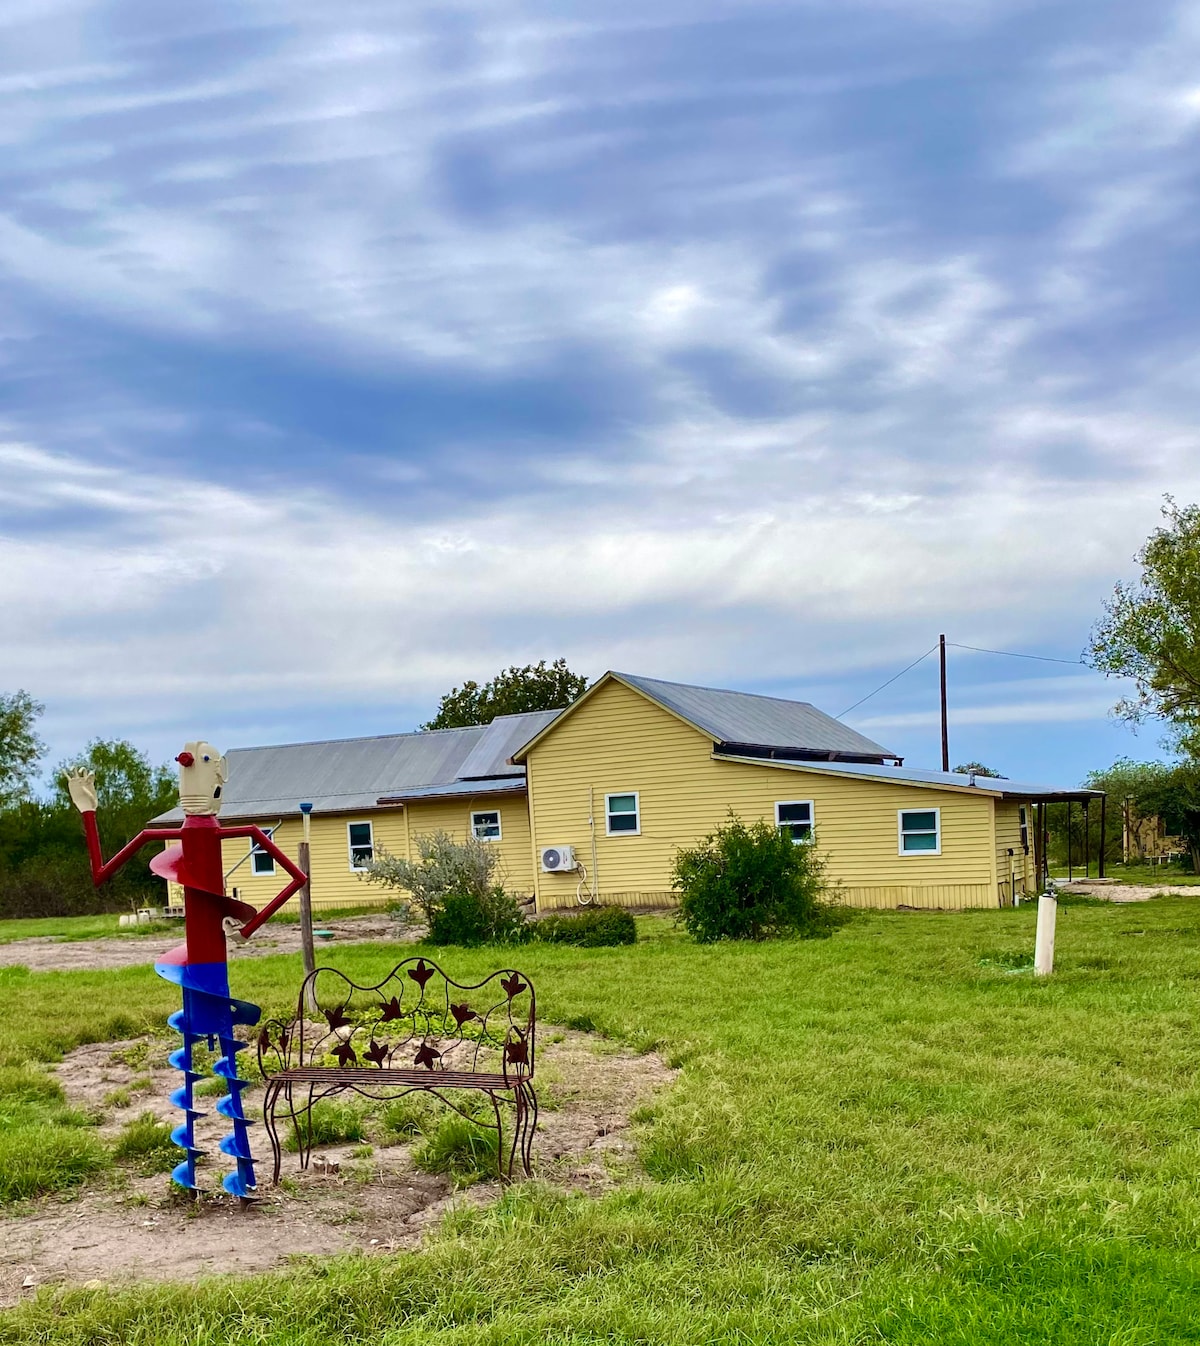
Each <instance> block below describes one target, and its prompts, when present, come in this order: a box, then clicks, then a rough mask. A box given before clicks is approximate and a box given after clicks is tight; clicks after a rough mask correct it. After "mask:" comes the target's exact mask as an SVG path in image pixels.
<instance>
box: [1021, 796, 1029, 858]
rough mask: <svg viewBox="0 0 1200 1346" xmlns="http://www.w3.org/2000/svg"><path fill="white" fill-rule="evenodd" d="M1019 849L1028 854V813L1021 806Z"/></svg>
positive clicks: (1023, 806)
mask: <svg viewBox="0 0 1200 1346" xmlns="http://www.w3.org/2000/svg"><path fill="white" fill-rule="evenodd" d="M1021 849H1022V850H1023V851H1024V852H1025V854H1026V855H1028V854H1029V811H1028V810H1027V809H1026V807H1025V805H1024V804H1022V805H1021Z"/></svg>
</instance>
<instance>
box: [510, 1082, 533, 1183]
mask: <svg viewBox="0 0 1200 1346" xmlns="http://www.w3.org/2000/svg"><path fill="white" fill-rule="evenodd" d="M516 1104H517V1125H516V1134H515V1135H514V1136H513V1153H512V1154H511V1155H510V1156H509V1161H508V1176H509V1179H510V1180H511V1178H512V1170H513V1161H514V1160H515V1159H516V1157H517V1155H518V1154H519V1155H520V1156H521V1168H522V1169H523V1170H524V1172H525V1176H526V1177H527V1178H532V1177H533V1168H532V1162H531V1161H532V1159H533V1134H534V1132H535V1131H536V1130H537V1117H538V1103H537V1094H535V1093H534V1092H533V1085H531V1084H529V1083H528V1082H526V1081H522V1082H521V1083H520V1084H518V1085H517V1088H516Z"/></svg>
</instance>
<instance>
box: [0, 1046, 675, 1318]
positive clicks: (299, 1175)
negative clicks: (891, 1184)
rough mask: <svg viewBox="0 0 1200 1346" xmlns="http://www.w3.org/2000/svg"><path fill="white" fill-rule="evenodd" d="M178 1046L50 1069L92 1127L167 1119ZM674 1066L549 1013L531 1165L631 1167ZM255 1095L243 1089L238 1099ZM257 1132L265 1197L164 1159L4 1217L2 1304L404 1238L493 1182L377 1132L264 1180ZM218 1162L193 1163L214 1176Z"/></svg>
mask: <svg viewBox="0 0 1200 1346" xmlns="http://www.w3.org/2000/svg"><path fill="white" fill-rule="evenodd" d="M174 1045H175V1044H174V1043H171V1042H166V1041H150V1040H148V1039H137V1040H135V1041H131V1042H119V1043H117V1042H110V1043H93V1044H90V1045H88V1046H85V1047H80V1048H78V1049H77V1050H76V1051H73V1052H71V1053H70V1055H69V1056H67V1058H66V1059H65V1060H64V1061H63V1062H62V1063H61V1064H60V1065H59V1066H57V1067H56V1073H57V1075H58V1078H59V1080H60V1081H61V1083H62V1085H63V1087H64V1089H65V1090H66V1093H67V1097H68V1098H69V1100H70V1101H71V1102H72V1103H75V1104H77V1105H79V1106H82V1107H89V1108H95V1109H99V1110H102V1111H103V1113H104V1120H103V1122H102V1123H101V1125H100V1131H101V1133H102V1134H105V1135H108V1136H112V1135H114V1134H115V1133H116V1132H118V1131H119V1130H120V1129H121V1128H122V1126H124V1125H125V1123H127V1122H129V1121H131V1120H133V1119H134V1118H135V1117H137V1116H138V1115H139V1114H141V1113H142V1112H152V1113H153V1114H154V1115H155V1116H156V1117H158V1118H160V1119H162V1120H163V1121H169V1122H170V1123H171V1124H172V1125H174V1124H175V1123H176V1122H177V1121H178V1120H179V1114H178V1113H177V1112H176V1111H175V1109H173V1108H172V1107H171V1105H170V1102H169V1101H168V1097H167V1095H168V1093H169V1091H170V1090H171V1089H173V1088H175V1087H176V1086H177V1085H178V1083H179V1075H178V1072H177V1071H174V1070H172V1069H170V1067H168V1066H167V1064H166V1053H167V1052H168V1051H169V1050H170V1049H171V1048H172V1047H173V1046H174ZM676 1073H677V1072H675V1071H673V1070H671V1069H670V1068H669V1067H668V1066H667V1065H666V1064H665V1062H664V1061H663V1060H662V1058H661V1057H659V1056H657V1055H655V1054H653V1053H649V1054H646V1055H641V1056H637V1055H634V1054H632V1053H630V1052H626V1051H621V1050H618V1049H617V1048H615V1047H614V1046H613V1045H612V1044H611V1043H608V1042H605V1041H604V1040H603V1039H600V1038H596V1037H594V1036H592V1035H590V1034H586V1033H576V1032H570V1031H567V1030H556V1029H553V1028H549V1027H547V1028H543V1030H542V1033H541V1034H540V1035H539V1046H538V1069H537V1077H536V1080H535V1083H536V1084H537V1087H538V1095H539V1099H540V1100H541V1102H542V1105H543V1106H542V1111H541V1115H540V1118H539V1123H538V1130H537V1136H536V1139H535V1142H534V1166H535V1173H536V1175H537V1177H538V1178H539V1179H541V1180H542V1181H548V1182H551V1183H554V1184H556V1185H558V1186H560V1187H563V1188H565V1189H568V1190H574V1191H586V1192H598V1191H603V1190H605V1189H606V1188H608V1187H611V1186H613V1185H615V1184H616V1183H619V1182H623V1181H629V1180H632V1179H634V1178H636V1175H637V1172H638V1170H637V1166H636V1160H635V1156H634V1153H633V1149H632V1146H631V1144H630V1140H629V1136H628V1128H629V1122H630V1116H631V1114H632V1113H633V1112H634V1111H635V1109H637V1108H638V1107H639V1106H641V1105H642V1104H644V1103H645V1102H646V1101H647V1100H648V1099H649V1098H650V1097H651V1096H652V1095H653V1094H654V1092H655V1091H656V1090H657V1089H659V1088H661V1087H662V1086H663V1085H665V1084H667V1083H669V1082H670V1081H671V1080H672V1079H673V1078H674V1077H675V1075H676ZM257 1096H258V1091H257V1090H254V1091H248V1092H247V1095H246V1098H247V1102H248V1103H249V1102H251V1101H254V1100H256V1099H257ZM346 1097H350V1096H349V1095H347V1096H346ZM201 1102H202V1105H203V1106H206V1107H208V1109H209V1111H208V1113H207V1114H206V1115H205V1116H204V1117H203V1118H201V1119H199V1120H198V1122H197V1135H198V1137H199V1143H200V1144H201V1145H203V1146H204V1147H205V1148H206V1149H207V1150H208V1151H209V1156H210V1157H215V1158H216V1159H219V1160H220V1159H221V1156H219V1155H217V1153H216V1142H217V1140H218V1138H219V1137H220V1136H221V1135H222V1134H224V1132H225V1131H226V1130H227V1129H228V1123H227V1122H225V1121H224V1119H223V1118H221V1117H219V1116H217V1115H216V1113H215V1106H214V1105H215V1102H216V1097H215V1095H205V1096H204V1097H203V1099H202V1100H201ZM254 1135H255V1140H256V1149H257V1153H258V1157H259V1161H260V1162H259V1181H260V1184H261V1186H260V1192H261V1194H262V1199H261V1200H259V1201H257V1202H255V1203H253V1204H252V1205H249V1206H247V1207H244V1208H243V1207H242V1206H241V1204H240V1203H239V1202H237V1201H235V1200H232V1199H229V1198H226V1197H225V1196H224V1195H221V1196H211V1195H207V1196H205V1197H204V1198H202V1199H201V1200H195V1199H193V1198H192V1197H190V1196H187V1195H185V1194H181V1193H179V1192H178V1189H173V1188H172V1187H171V1184H170V1182H169V1179H168V1178H167V1176H166V1175H165V1174H164V1175H160V1176H156V1177H152V1178H145V1177H137V1176H130V1175H129V1173H128V1171H127V1170H118V1171H117V1172H116V1173H114V1174H110V1175H108V1176H107V1177H106V1178H105V1179H104V1180H103V1181H102V1182H100V1183H98V1184H93V1185H91V1186H88V1187H85V1188H83V1189H81V1190H79V1191H77V1192H75V1193H72V1194H69V1195H65V1196H62V1195H60V1196H57V1197H53V1198H46V1199H44V1200H42V1201H40V1202H37V1203H31V1204H30V1205H29V1206H28V1207H25V1208H22V1209H21V1210H20V1211H19V1212H18V1213H16V1214H14V1215H10V1216H9V1217H7V1218H5V1219H3V1221H2V1223H0V1239H2V1241H3V1244H4V1251H5V1257H4V1265H3V1267H2V1268H0V1306H7V1305H11V1304H13V1303H15V1302H16V1301H17V1300H18V1299H19V1298H20V1297H21V1296H22V1294H30V1293H32V1291H33V1288H34V1287H36V1286H38V1285H43V1284H46V1283H48V1282H56V1281H57V1282H71V1283H76V1284H78V1283H85V1284H86V1283H89V1282H94V1283H109V1282H119V1281H130V1280H138V1279H151V1280H191V1279H193V1278H194V1277H196V1276H204V1275H226V1274H230V1273H232V1274H243V1275H244V1274H247V1273H250V1272H254V1271H265V1270H267V1269H269V1268H271V1267H276V1266H279V1265H280V1264H281V1263H283V1262H285V1261H286V1260H287V1259H289V1258H293V1257H298V1256H328V1255H330V1254H333V1253H343V1252H354V1251H357V1252H362V1253H379V1252H393V1251H395V1250H397V1249H402V1248H411V1247H415V1246H416V1245H417V1244H419V1242H420V1240H421V1237H422V1235H423V1234H424V1232H425V1230H426V1229H428V1228H429V1226H430V1225H431V1224H433V1223H434V1222H436V1221H437V1220H438V1219H439V1218H440V1217H441V1216H442V1214H443V1213H444V1212H445V1211H446V1209H447V1208H448V1207H449V1206H450V1205H451V1204H452V1203H455V1202H469V1203H475V1204H485V1203H487V1202H489V1201H493V1200H495V1198H496V1197H497V1196H498V1195H499V1193H500V1190H501V1189H500V1185H499V1184H498V1183H497V1182H480V1183H477V1184H476V1185H475V1186H472V1187H468V1188H465V1189H461V1190H458V1191H455V1190H454V1189H453V1188H452V1186H451V1184H450V1182H449V1180H448V1179H446V1178H442V1177H435V1176H431V1175H429V1174H425V1173H422V1172H420V1171H419V1170H418V1169H417V1168H415V1167H414V1165H413V1162H412V1146H411V1145H408V1144H403V1145H400V1144H396V1145H381V1144H375V1145H374V1147H373V1151H372V1153H370V1154H369V1155H368V1154H365V1153H362V1152H361V1149H362V1147H361V1146H358V1145H356V1144H353V1143H342V1144H340V1145H332V1146H323V1147H322V1146H318V1147H316V1148H315V1149H314V1151H313V1159H312V1162H311V1164H310V1166H309V1168H308V1170H307V1171H305V1172H302V1171H301V1169H300V1164H299V1160H298V1158H297V1157H296V1156H295V1155H290V1154H285V1156H284V1163H283V1182H282V1184H281V1185H280V1186H279V1187H277V1188H273V1187H271V1186H269V1185H268V1183H269V1180H270V1169H269V1167H266V1168H265V1169H264V1165H263V1163H262V1160H263V1159H264V1158H265V1157H266V1156H267V1155H268V1146H267V1145H266V1143H265V1141H264V1139H263V1133H262V1131H261V1129H256V1130H255V1133H254ZM356 1150H359V1151H360V1152H359V1153H357V1154H356V1153H355V1151H356ZM202 1162H203V1161H202ZM227 1163H228V1161H224V1160H221V1163H213V1164H212V1165H211V1166H210V1167H207V1168H206V1169H202V1172H204V1173H206V1174H207V1175H210V1176H209V1181H210V1182H211V1185H212V1187H213V1188H215V1189H217V1190H219V1174H220V1173H221V1172H223V1171H224V1165H226V1164H227Z"/></svg>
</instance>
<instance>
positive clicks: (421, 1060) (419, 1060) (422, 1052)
mask: <svg viewBox="0 0 1200 1346" xmlns="http://www.w3.org/2000/svg"><path fill="white" fill-rule="evenodd" d="M441 1059H442V1054H441V1052H439V1051H437V1050H435V1049H434V1048H433V1047H431V1046H430V1045H429V1043H428V1042H422V1043H421V1045H420V1046H419V1047H418V1048H417V1054H416V1056H414V1057H413V1064H414V1065H418V1066H424V1067H425V1068H426V1069H427V1070H432V1069H433V1063H434V1062H435V1061H440V1060H441Z"/></svg>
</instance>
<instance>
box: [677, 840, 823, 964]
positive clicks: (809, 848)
mask: <svg viewBox="0 0 1200 1346" xmlns="http://www.w3.org/2000/svg"><path fill="white" fill-rule="evenodd" d="M671 886H672V887H673V888H674V889H675V890H676V892H678V893H679V907H680V913H681V915H682V918H683V924H684V926H685V927H686V929H687V932H688V934H689V935H691V936H692V938H693V939H696V940H699V942H700V943H702V944H709V943H711V942H712V941H713V940H718V939H766V938H768V937H769V936H772V935H784V934H789V935H801V936H814V935H823V934H826V933H827V931H828V928H829V924H830V920H829V913H828V911H827V910H826V909H824V908H823V907H822V906H821V902H820V899H821V895H822V893H823V892H824V891H825V861H824V859H823V858H822V857H821V856H820V855H819V854H818V853H817V849H816V845H815V843H814V842H813V841H811V840H809V841H805V842H801V843H797V842H795V841H793V840H792V838H791V837H790V836H789V835H788V834H787V833H785V832H782V831H781V830H780V829H779V828H777V827H774V826H772V824H771V823H769V822H767V821H766V820H765V819H759V820H758V821H757V822H753V823H746V822H743V821H742V819H741V818H737V817H734V816H733V815H732V814H731V815H730V819H729V821H728V822H727V823H726V824H725V825H724V826H723V827H719V828H718V829H717V830H716V831H715V832H712V833H710V834H709V835H708V836H706V837H705V838H704V840H703V841H701V842H700V844H699V845H698V846H691V847H686V848H683V849H681V850H679V851H677V852H676V855H675V866H674V873H673V876H672V879H671Z"/></svg>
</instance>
